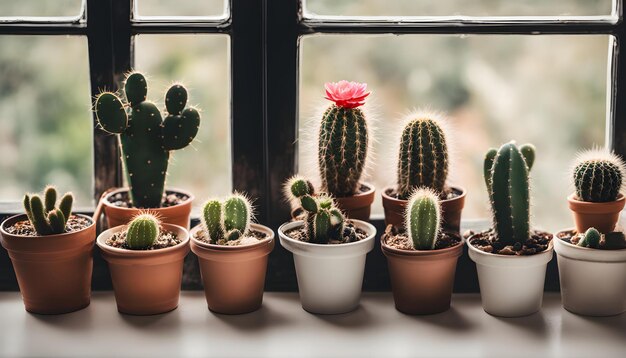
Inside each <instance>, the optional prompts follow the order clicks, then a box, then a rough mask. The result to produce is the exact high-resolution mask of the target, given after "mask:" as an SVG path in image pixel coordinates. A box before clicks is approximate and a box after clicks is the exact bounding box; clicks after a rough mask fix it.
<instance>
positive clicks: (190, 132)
mask: <svg viewBox="0 0 626 358" xmlns="http://www.w3.org/2000/svg"><path fill="white" fill-rule="evenodd" d="M124 92H125V95H126V100H127V102H128V104H127V105H124V103H123V102H122V100H121V99H120V98H119V97H118V96H117V95H116V94H114V93H111V92H104V93H101V94H100V95H99V96H98V98H97V99H96V103H95V106H94V108H95V112H96V117H97V119H98V123H99V124H100V126H101V127H102V129H103V130H105V131H106V132H109V133H112V134H119V138H120V143H121V147H122V159H123V161H124V170H125V172H126V177H127V179H128V182H129V183H130V198H131V201H132V204H133V206H135V207H138V208H158V207H160V206H161V201H162V199H163V191H164V190H165V176H166V173H167V167H168V162H169V156H170V151H171V150H176V149H181V148H184V147H186V146H187V145H189V143H191V141H192V140H193V139H194V138H195V136H196V134H197V133H198V128H199V126H200V114H199V113H198V111H197V110H196V109H194V108H187V109H184V107H185V105H186V101H187V90H186V89H185V88H184V87H183V86H181V85H179V84H175V85H173V86H172V87H171V88H170V89H169V90H168V91H167V94H166V96H165V103H166V107H167V110H168V114H167V115H166V116H165V119H162V117H161V112H160V111H159V109H158V108H157V107H156V106H155V105H154V104H153V103H151V102H148V101H146V95H147V92H148V86H147V83H146V79H145V77H144V76H143V75H142V74H140V73H137V72H135V73H131V74H129V75H128V77H127V78H126V82H125V85H124ZM126 107H129V113H127V110H126V109H125V108H126Z"/></svg>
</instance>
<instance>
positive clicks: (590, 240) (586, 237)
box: [578, 227, 602, 249]
mask: <svg viewBox="0 0 626 358" xmlns="http://www.w3.org/2000/svg"><path fill="white" fill-rule="evenodd" d="M601 238H602V235H601V234H600V232H599V231H598V230H596V229H595V228H593V227H590V228H589V229H587V231H585V233H584V234H583V236H582V237H581V238H580V241H578V246H582V247H591V248H594V249H597V248H598V247H600V239H601Z"/></svg>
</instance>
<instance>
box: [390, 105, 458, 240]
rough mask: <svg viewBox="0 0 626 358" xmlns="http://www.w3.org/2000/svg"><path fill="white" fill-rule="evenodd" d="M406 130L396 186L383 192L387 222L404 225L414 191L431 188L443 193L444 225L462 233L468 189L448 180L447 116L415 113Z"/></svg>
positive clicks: (399, 154) (400, 150) (411, 116)
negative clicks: (449, 182)
mask: <svg viewBox="0 0 626 358" xmlns="http://www.w3.org/2000/svg"><path fill="white" fill-rule="evenodd" d="M408 118H409V120H408V121H407V124H406V126H405V127H404V129H403V130H402V135H401V138H400V149H399V153H398V170H397V173H398V177H397V185H396V186H395V187H388V188H385V190H383V192H382V197H383V207H384V209H385V224H387V225H394V226H401V225H403V224H404V211H405V207H406V205H407V201H408V198H409V196H410V195H411V193H412V192H413V191H414V190H416V189H417V188H430V189H431V190H433V191H434V192H435V193H437V194H438V195H439V199H440V203H441V211H442V225H443V227H444V228H446V229H448V230H454V231H456V232H459V230H460V225H461V211H462V210H463V206H464V205H465V193H466V192H465V189H464V188H461V187H457V186H451V185H449V184H448V183H447V178H448V170H449V166H450V163H449V161H450V154H449V151H448V134H447V133H446V130H445V127H446V119H445V118H444V117H443V116H442V115H439V114H436V113H414V114H411V115H409V117H408Z"/></svg>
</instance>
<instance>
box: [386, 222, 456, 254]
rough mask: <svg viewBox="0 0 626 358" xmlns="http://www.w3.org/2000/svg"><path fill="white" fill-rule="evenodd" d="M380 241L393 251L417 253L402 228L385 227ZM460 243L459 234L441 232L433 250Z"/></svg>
mask: <svg viewBox="0 0 626 358" xmlns="http://www.w3.org/2000/svg"><path fill="white" fill-rule="evenodd" d="M380 239H381V241H382V243H383V244H384V245H385V246H388V247H391V248H394V249H398V250H409V251H417V250H415V249H414V248H413V246H412V245H411V239H409V236H408V235H407V233H406V230H405V229H404V228H397V227H395V226H393V225H387V228H386V229H385V233H384V234H383V236H382V237H381V238H380ZM461 241H462V240H461V236H460V235H459V234H457V233H453V232H449V231H442V232H441V233H440V234H439V237H438V238H437V241H435V248H434V250H441V249H447V248H449V247H453V246H456V245H458V244H459V243H460V242H461Z"/></svg>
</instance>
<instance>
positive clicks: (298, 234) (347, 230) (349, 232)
mask: <svg viewBox="0 0 626 358" xmlns="http://www.w3.org/2000/svg"><path fill="white" fill-rule="evenodd" d="M285 235H287V236H289V237H290V238H292V239H294V240H298V241H302V242H309V237H308V235H307V231H306V228H305V227H304V226H301V227H299V228H295V229H291V230H288V231H286V232H285ZM365 238H367V233H366V232H365V231H363V230H361V229H359V228H357V227H356V226H354V223H352V221H351V220H347V221H346V225H345V227H344V230H343V239H342V240H330V241H329V242H328V244H329V245H337V244H347V243H351V242H357V241H361V240H364V239H365Z"/></svg>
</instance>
